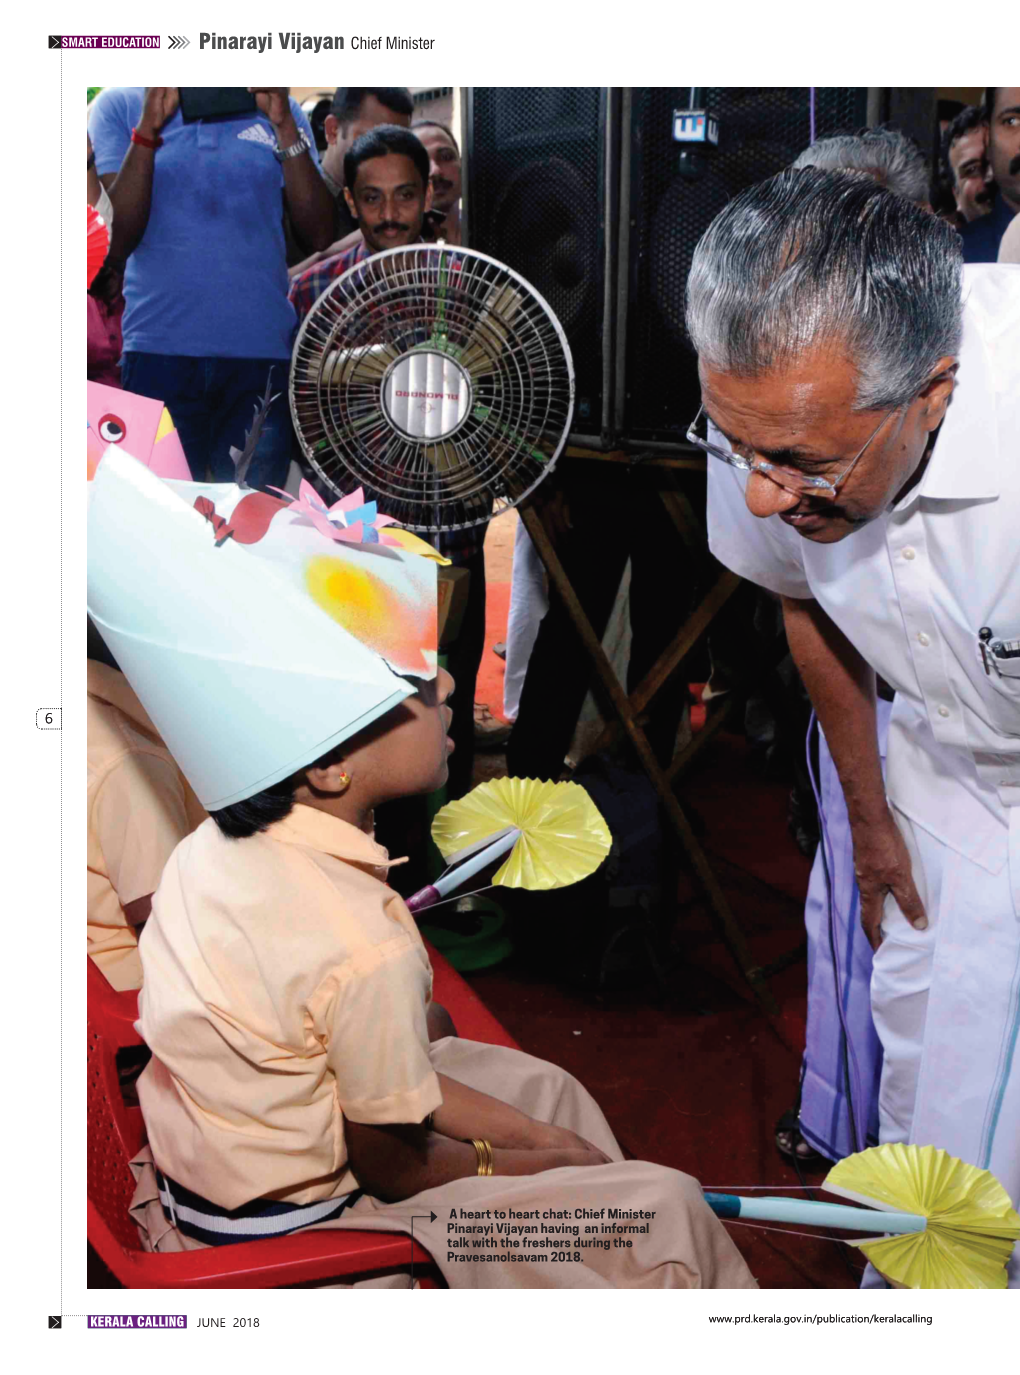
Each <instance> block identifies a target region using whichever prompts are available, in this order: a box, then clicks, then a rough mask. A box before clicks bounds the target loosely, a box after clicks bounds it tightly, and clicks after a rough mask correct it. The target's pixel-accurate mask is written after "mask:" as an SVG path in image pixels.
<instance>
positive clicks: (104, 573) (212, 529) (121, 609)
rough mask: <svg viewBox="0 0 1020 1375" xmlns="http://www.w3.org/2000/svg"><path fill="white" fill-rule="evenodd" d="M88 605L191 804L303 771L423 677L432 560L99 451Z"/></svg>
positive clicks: (212, 803)
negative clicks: (336, 536)
mask: <svg viewBox="0 0 1020 1375" xmlns="http://www.w3.org/2000/svg"><path fill="white" fill-rule="evenodd" d="M89 491H90V501H89V516H88V609H89V615H90V616H91V617H92V619H93V620H94V621H95V623H96V626H97V627H98V629H99V632H100V634H101V635H102V637H103V639H104V640H105V641H106V643H107V644H108V645H109V647H110V650H111V651H112V653H113V654H114V656H115V657H116V659H117V662H118V663H119V664H120V666H121V668H122V669H123V671H124V673H125V675H126V677H127V679H128V681H129V682H130V684H131V686H132V687H133V688H134V690H135V692H136V693H137V694H138V697H139V699H140V701H141V702H142V705H143V706H144V707H145V709H146V711H147V712H148V713H149V715H150V717H151V718H152V720H153V723H154V724H155V726H156V728H157V730H158V731H159V732H160V734H161V735H162V737H163V739H164V740H165V741H166V744H167V747H168V748H169V749H170V751H171V753H172V754H173V756H174V758H175V759H176V760H177V763H178V764H179V765H180V767H181V769H182V770H183V772H184V774H185V776H186V777H187V779H188V782H189V783H190V784H191V786H192V787H193V788H194V790H195V792H196V793H197V795H198V797H199V800H200V801H201V802H202V805H203V806H204V807H205V808H206V809H207V810H208V811H215V810H216V809H217V808H219V807H225V806H228V805H229V804H231V803H233V802H240V801H242V800H243V799H244V798H246V797H251V796H252V795H253V794H254V793H257V792H260V791H261V790H262V789H263V788H267V787H269V785H270V784H272V783H276V782H279V781H280V780H281V779H283V778H286V777H288V775H290V774H292V773H294V772H295V771H296V770H298V769H300V768H302V767H304V766H305V765H306V764H310V763H312V762H313V761H314V760H316V759H318V758H319V757H320V756H321V755H323V754H325V753H326V751H327V750H330V749H332V748H333V747H334V746H335V745H337V744H339V743H340V742H341V741H343V740H346V739H348V738H349V737H350V736H352V735H354V734H356V733H357V732H358V731H360V730H362V729H363V728H364V727H365V726H367V725H370V724H371V722H373V721H375V720H377V719H378V718H379V717H380V716H382V715H383V714H384V713H385V712H387V711H390V710H391V709H392V708H393V707H395V706H397V705H398V704H399V703H400V702H401V701H403V699H404V698H405V697H408V696H410V695H411V694H412V693H413V692H414V687H413V685H412V684H410V683H408V682H407V681H406V680H405V678H403V677H400V676H398V675H400V674H407V675H413V676H415V677H419V678H434V677H435V674H436V564H435V563H434V562H433V561H432V560H430V559H425V558H421V557H420V556H419V555H417V554H409V553H406V552H405V551H404V550H402V549H394V548H389V547H385V546H382V545H380V544H375V545H364V544H347V543H339V542H337V541H334V540H332V539H330V538H329V537H328V536H327V535H324V534H322V533H321V532H320V531H318V530H317V529H315V527H314V526H313V525H312V524H311V523H310V522H309V521H308V520H307V518H306V517H304V516H302V515H301V514H300V512H293V511H291V509H290V507H289V506H288V505H287V503H286V502H284V501H279V500H277V499H276V498H275V497H271V496H269V495H267V494H266V493H264V492H253V491H247V490H244V489H242V488H239V487H237V486H234V485H232V484H231V485H222V486H221V485H211V484H202V483H191V482H164V481H162V480H160V479H159V478H157V477H156V476H154V474H153V473H151V472H150V471H149V470H148V469H147V468H146V467H144V466H143V465H142V464H141V463H139V462H137V461H136V460H135V459H134V458H132V457H131V456H130V455H129V454H127V453H125V452H124V451H123V449H115V448H110V449H108V450H107V451H106V454H105V455H104V457H103V461H102V463H101V464H100V465H99V468H98V471H97V472H96V476H95V479H94V480H93V482H92V483H91V484H90V487H89Z"/></svg>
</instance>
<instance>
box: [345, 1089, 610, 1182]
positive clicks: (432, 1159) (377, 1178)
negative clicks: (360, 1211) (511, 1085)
mask: <svg viewBox="0 0 1020 1375" xmlns="http://www.w3.org/2000/svg"><path fill="white" fill-rule="evenodd" d="M479 1096H481V1097H484V1095H479ZM501 1106H503V1105H501ZM440 1111H441V1109H437V1115H438V1112H440ZM508 1111H513V1109H508ZM344 1136H345V1139H346V1142H347V1163H348V1165H349V1166H350V1168H351V1170H352V1171H353V1173H354V1176H355V1178H356V1179H357V1181H358V1184H359V1185H360V1186H361V1188H363V1189H364V1190H365V1192H366V1193H367V1194H370V1195H371V1197H372V1198H378V1199H381V1200H382V1201H383V1202H384V1203H399V1202H401V1200H402V1199H405V1198H411V1197H413V1196H414V1195H415V1194H419V1193H421V1192H422V1191H423V1190H424V1189H434V1188H435V1187H436V1186H437V1185H439V1184H449V1183H450V1182H451V1181H452V1180H454V1179H466V1178H469V1177H470V1176H471V1175H475V1174H477V1172H478V1156H477V1155H476V1153H475V1148H474V1146H472V1145H471V1143H470V1141H454V1140H452V1139H451V1138H450V1137H448V1136H443V1135H441V1134H440V1133H439V1132H435V1131H429V1130H428V1128H427V1127H426V1126H425V1125H424V1123H406V1124H404V1123H401V1124H395V1125H392V1126H370V1125H369V1124H367V1123H364V1122H351V1121H349V1120H347V1119H345V1120H344ZM605 1160H606V1157H605V1156H604V1155H602V1154H601V1152H599V1151H596V1150H595V1149H594V1147H593V1148H592V1149H591V1150H584V1149H580V1148H579V1149H569V1148H552V1149H546V1150H506V1149H501V1148H494V1149H493V1152H492V1173H493V1174H494V1175H530V1174H540V1173H541V1172H542V1171H543V1170H556V1169H559V1168H560V1167H561V1166H564V1165H601V1164H604V1163H605Z"/></svg>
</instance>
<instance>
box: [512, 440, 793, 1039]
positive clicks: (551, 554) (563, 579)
mask: <svg viewBox="0 0 1020 1375" xmlns="http://www.w3.org/2000/svg"><path fill="white" fill-rule="evenodd" d="M594 456H595V455H593V457H594ZM600 457H601V456H600ZM520 517H521V519H522V520H523V521H524V525H525V528H526V529H527V531H528V534H529V535H530V536H531V539H532V541H533V543H534V545H535V548H536V549H537V550H538V552H539V556H540V557H541V559H542V562H543V563H544V564H545V567H546V570H547V571H548V574H549V577H550V578H551V580H552V582H553V584H554V585H555V587H556V590H557V591H558V592H559V594H560V596H561V597H562V598H563V603H564V605H565V607H566V609H567V612H568V614H569V616H570V619H571V620H572V621H573V623H574V626H575V628H576V630H577V633H578V635H579V636H580V637H581V642H582V644H583V645H584V647H585V649H586V650H587V652H588V655H589V657H590V659H591V661H592V664H593V665H594V667H595V671H596V673H597V674H598V676H599V678H600V679H601V681H602V685H603V686H604V688H605V690H606V692H607V693H608V695H609V699H610V701H611V703H612V706H613V710H614V711H615V713H616V716H617V719H618V721H619V722H620V725H621V726H622V728H623V730H624V731H625V733H626V735H627V737H628V738H629V740H630V742H631V744H632V745H633V747H634V749H635V750H636V751H637V755H638V758H639V759H640V761H641V766H642V768H643V769H644V771H645V773H646V774H647V775H648V778H649V779H650V780H651V783H652V786H653V787H654V788H655V791H656V793H657V794H658V797H659V801H660V802H661V803H662V806H663V808H664V809H665V812H666V815H667V816H668V817H669V821H670V824H671V826H672V827H673V829H674V831H675V832H676V834H677V838H678V839H679V841H680V844H681V846H682V848H683V850H684V852H685V853H686V855H687V858H688V860H689V861H690V865H691V868H692V870H693V871H694V876H695V878H696V879H697V881H698V883H699V884H700V886H701V889H702V891H703V892H704V894H705V897H706V898H707V899H708V903H709V906H710V908H711V910H712V915H713V917H714V919H715V922H716V925H717V927H718V929H719V931H720V934H721V935H722V937H723V940H724V941H725V942H726V945H727V946H728V948H729V951H730V954H731V955H732V957H733V959H734V961H735V962H736V964H737V967H738V968H739V970H740V972H741V974H742V975H743V976H744V978H745V979H746V980H747V982H748V984H749V985H750V987H751V990H752V992H753V993H754V995H755V997H756V998H757V999H758V1002H759V1004H760V1005H761V1007H762V1009H763V1010H764V1011H765V1012H766V1013H768V1014H769V1016H773V1017H774V1016H777V1015H778V1013H779V1006H778V1004H777V1003H776V1000H775V998H774V997H773V995H772V992H771V990H770V989H769V986H768V983H767V982H766V978H765V971H764V970H763V969H762V968H761V966H760V965H757V964H755V963H754V960H753V958H752V955H751V951H750V949H749V947H748V944H747V941H746V940H745V939H744V933H743V931H742V930H741V928H740V924H739V923H738V921H737V919H736V916H735V915H734V913H733V911H732V909H731V907H730V905H729V903H728V902H727V900H726V896H725V894H724V893H723V891H722V888H721V887H720V885H719V881H718V879H717V878H716V876H715V873H714V872H713V870H712V866H711V865H710V864H709V862H708V858H707V856H706V855H705V852H704V850H703V849H702V848H701V846H700V844H699V843H698V841H697V838H696V837H695V835H694V832H693V831H692V830H691V826H690V822H689V821H688V820H687V817H686V816H685V815H684V811H683V808H682V807H681V806H680V803H679V802H678V801H677V799H676V797H675V796H674V793H673V789H672V786H671V784H670V781H669V777H668V776H667V774H666V773H665V772H664V771H663V770H662V769H661V768H660V767H659V762H658V760H657V759H656V757H655V753H654V751H653V750H652V747H651V745H650V744H649V743H648V738H647V736H646V735H645V733H644V731H643V730H642V729H641V727H640V725H638V722H637V715H638V709H637V708H636V707H635V705H634V700H633V699H631V698H629V697H628V696H627V693H626V692H625V691H624V689H623V687H622V686H621V684H620V682H619V680H618V678H617V676H616V674H615V673H614V672H613V666H612V664H611V663H610V662H609V659H608V658H607V656H606V652H605V650H604V649H603V648H602V642H601V640H600V639H599V637H598V636H597V635H596V634H595V631H594V630H593V629H592V624H591V622H590V621H589V619H588V616H587V614H586V613H585V610H584V607H583V606H582V605H581V603H580V601H579V599H578V597H577V594H576V592H575V591H574V589H573V586H572V585H571V582H570V579H569V578H568V577H567V574H566V571H565V569H564V567H563V564H562V563H561V562H560V559H559V556H558V554H557V553H556V550H555V548H554V547H553V543H552V541H551V540H550V538H549V535H548V532H547V531H546V528H545V526H544V525H543V523H542V520H541V517H540V516H539V515H538V514H537V512H536V511H535V509H534V508H533V507H531V506H524V507H521V508H520ZM729 579H732V583H729V582H728V581H727V580H729ZM739 581H740V580H739V578H736V577H735V575H733V574H730V573H727V574H725V575H724V576H723V577H722V578H721V579H720V580H719V583H718V584H717V585H716V587H715V588H713V589H712V591H711V592H709V594H708V597H707V598H706V599H705V601H704V602H703V603H702V605H701V606H700V607H699V608H698V609H697V610H696V611H695V613H694V617H695V618H699V622H703V624H702V625H701V629H699V630H698V631H697V634H695V635H694V637H693V639H690V642H689V643H687V641H688V639H689V636H690V632H689V626H690V621H688V622H687V623H686V624H685V625H684V626H683V627H682V629H681V631H680V634H679V635H678V637H677V639H676V640H675V641H674V643H673V645H671V646H670V648H669V649H667V650H666V653H665V654H664V655H663V656H662V657H660V659H659V661H658V663H657V664H656V665H655V667H654V668H653V669H652V671H651V673H650V674H649V675H648V677H647V678H646V679H645V681H644V683H642V684H641V686H640V688H639V689H638V692H642V690H644V689H646V688H647V687H648V686H651V691H649V692H648V693H647V697H646V698H645V701H644V703H643V705H647V702H648V700H650V699H651V697H652V696H654V694H655V691H657V689H658V687H659V686H661V685H662V683H664V682H665V681H666V678H667V677H668V676H669V674H668V673H665V674H662V673H661V672H660V670H662V668H663V666H664V664H665V662H666V661H667V660H670V659H673V658H674V654H675V650H676V647H677V646H678V645H680V646H682V645H684V644H686V648H684V649H683V652H682V653H681V654H680V655H679V657H676V658H675V662H674V663H673V667H675V666H676V664H678V663H679V662H680V659H681V658H682V657H683V655H684V654H685V653H687V652H688V650H689V649H690V647H691V645H693V643H694V639H696V638H697V635H700V634H701V631H702V630H703V629H704V628H705V627H706V626H707V625H708V622H709V621H710V620H711V619H712V616H713V615H714V614H715V612H716V611H717V610H718V608H719V607H720V606H721V605H722V604H723V603H724V602H725V601H726V600H727V598H728V597H729V596H730V595H731V594H732V592H733V590H734V589H735V587H736V586H737V585H738V584H739ZM706 602H708V603H709V607H708V608H706V605H705V603H706ZM670 671H672V670H670ZM653 684H654V685H653ZM635 698H637V693H635Z"/></svg>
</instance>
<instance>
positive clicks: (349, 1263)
mask: <svg viewBox="0 0 1020 1375" xmlns="http://www.w3.org/2000/svg"><path fill="white" fill-rule="evenodd" d="M135 1016H137V996H136V995H135V994H125V993H117V992H116V991H115V990H114V989H112V988H111V987H110V985H109V983H108V982H107V981H106V979H105V978H104V977H103V975H102V974H101V973H100V971H99V969H98V968H97V967H96V966H95V965H94V964H93V962H92V961H91V960H88V1239H89V1241H90V1242H91V1244H92V1246H93V1247H94V1248H95V1250H96V1251H97V1253H98V1254H99V1256H100V1258H101V1260H102V1261H103V1263H104V1265H106V1267H107V1268H108V1269H109V1270H110V1271H111V1272H112V1273H113V1275H114V1276H115V1277H116V1278H117V1279H118V1280H119V1281H120V1283H121V1284H122V1285H124V1286H125V1288H127V1289H272V1288H277V1287H279V1286H281V1285H289V1284H303V1283H308V1282H310V1281H313V1280H332V1279H336V1280H344V1281H347V1282H349V1283H353V1282H354V1281H356V1280H361V1279H368V1278H369V1277H370V1276H378V1275H385V1274H394V1273H396V1272H398V1271H401V1270H406V1269H407V1267H408V1264H409V1263H410V1262H411V1261H413V1262H414V1267H415V1278H416V1279H417V1280H419V1281H420V1283H421V1286H422V1288H429V1289H434V1288H436V1287H437V1284H436V1280H437V1276H438V1271H437V1270H436V1268H435V1265H434V1263H433V1261H432V1257H431V1256H430V1255H429V1253H428V1252H427V1251H426V1250H425V1249H424V1248H423V1247H422V1246H419V1245H418V1243H417V1242H415V1243H414V1244H413V1245H412V1243H411V1240H410V1238H409V1237H408V1236H406V1235H405V1234H403V1233H397V1232H378V1233H377V1232H353V1231H342V1232H341V1231H337V1232H330V1231H323V1232H295V1233H294V1234H293V1235H291V1236H287V1237H273V1238H272V1239H271V1240H267V1241H243V1242H238V1243H237V1244H236V1245H232V1246H211V1247H208V1248H207V1249H205V1250H201V1251H182V1252H177V1253H174V1254H168V1255H154V1254H152V1253H151V1252H148V1251H143V1250H142V1248H141V1246H140V1244H139V1241H138V1233H137V1231H136V1229H135V1224H134V1222H133V1221H132V1219H131V1216H130V1214H129V1213H128V1204H129V1203H130V1202H131V1195H132V1194H133V1193H134V1187H135V1186H134V1177H133V1175H132V1174H131V1170H130V1167H129V1165H128V1161H129V1160H130V1159H131V1158H132V1156H134V1155H136V1154H137V1152H138V1151H139V1150H140V1149H141V1147H142V1146H143V1145H144V1144H145V1126H144V1124H143V1122H142V1115H141V1113H140V1111H139V1110H138V1109H137V1108H128V1107H125V1105H124V1100H123V1097H122V1096H121V1092H120V1085H119V1083H118V1079H117V1068H116V1063H115V1055H116V1051H117V1049H118V1048H119V1047H120V1046H126V1045H140V1044H141V1038H140V1037H139V1035H138V1033H137V1032H136V1031H135V1029H134V1026H133V1025H132V1022H133V1020H134V1017H135Z"/></svg>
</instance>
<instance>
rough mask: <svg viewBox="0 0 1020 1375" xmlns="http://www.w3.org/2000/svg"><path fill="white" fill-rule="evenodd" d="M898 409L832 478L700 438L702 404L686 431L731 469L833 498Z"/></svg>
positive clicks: (690, 439)
mask: <svg viewBox="0 0 1020 1375" xmlns="http://www.w3.org/2000/svg"><path fill="white" fill-rule="evenodd" d="M900 409H901V408H900V407H899V406H897V407H895V408H894V409H893V410H891V411H886V413H885V415H883V416H882V419H881V420H880V421H879V422H878V424H877V425H876V426H875V428H874V430H872V432H871V434H870V435H869V436H868V438H867V439H866V440H865V442H864V444H863V445H862V447H861V449H860V451H859V452H858V454H857V457H856V458H854V459H853V461H852V462H851V463H849V464H848V465H847V466H846V467H845V468H844V469H843V471H842V472H841V473H840V474H839V475H838V476H837V477H835V478H826V477H817V476H815V475H813V474H808V473H801V472H798V471H797V469H796V468H784V467H782V466H781V465H780V464H777V463H769V462H768V461H767V460H766V459H764V458H762V459H759V460H758V461H757V462H754V461H753V460H752V459H750V458H744V457H743V456H742V455H741V454H738V453H735V452H733V451H731V450H729V449H720V448H719V446H718V445H717V444H710V443H709V442H708V440H707V439H702V438H701V437H700V436H699V435H697V434H695V430H696V429H697V427H698V424H699V422H700V420H701V417H702V416H703V415H704V414H705V408H704V406H701V407H700V408H699V409H698V413H697V415H696V416H695V417H694V419H693V420H692V421H691V425H690V428H689V429H688V431H687V441H688V443H689V444H694V445H696V446H697V448H699V449H703V450H704V452H705V453H706V454H711V455H712V457H713V458H719V459H722V461H723V463H728V464H729V465H730V467H731V468H739V469H740V471H741V472H742V473H761V475H762V476H763V477H767V478H769V479H770V480H771V481H772V482H776V483H778V484H779V486H780V487H784V488H785V489H786V490H787V491H788V492H795V493H796V494H797V495H798V496H813V497H819V496H829V497H834V496H835V495H836V489H837V487H838V486H839V484H840V483H841V482H843V481H844V480H845V479H846V478H847V477H848V476H849V475H850V472H851V470H852V469H853V467H854V465H855V464H856V463H857V460H858V459H859V458H860V457H861V455H862V454H863V453H864V450H865V449H866V448H867V447H868V445H869V444H870V443H871V441H872V440H873V439H874V438H875V436H876V435H877V434H878V432H879V430H880V429H881V428H882V426H883V425H884V424H885V422H886V421H887V420H888V419H889V417H890V416H891V415H895V414H896V411H897V410H900Z"/></svg>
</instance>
